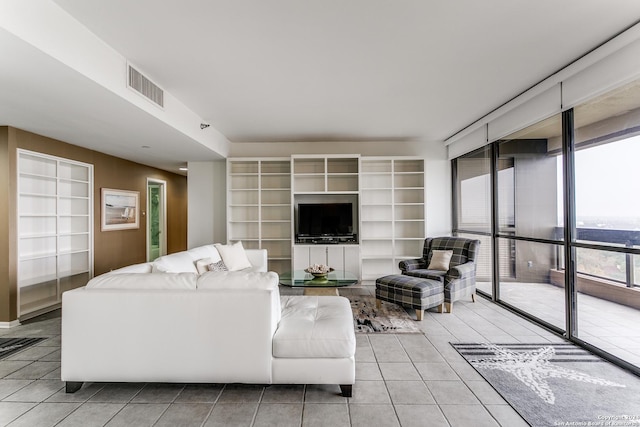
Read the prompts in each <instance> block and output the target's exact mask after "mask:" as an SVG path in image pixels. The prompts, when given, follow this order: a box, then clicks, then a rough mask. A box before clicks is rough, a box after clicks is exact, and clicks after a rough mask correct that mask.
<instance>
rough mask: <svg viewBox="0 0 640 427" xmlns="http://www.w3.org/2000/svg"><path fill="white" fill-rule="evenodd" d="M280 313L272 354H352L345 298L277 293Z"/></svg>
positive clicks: (352, 337)
mask: <svg viewBox="0 0 640 427" xmlns="http://www.w3.org/2000/svg"><path fill="white" fill-rule="evenodd" d="M281 304H282V317H281V319H280V323H279V324H278V329H277V330H276V333H275V335H274V337H273V356H274V357H283V358H284V357H286V358H323V357H336V358H345V357H353V356H354V355H355V351H356V339H355V333H354V329H353V314H352V312H351V305H350V304H349V300H348V299H346V298H344V297H338V296H321V297H317V296H285V297H281Z"/></svg>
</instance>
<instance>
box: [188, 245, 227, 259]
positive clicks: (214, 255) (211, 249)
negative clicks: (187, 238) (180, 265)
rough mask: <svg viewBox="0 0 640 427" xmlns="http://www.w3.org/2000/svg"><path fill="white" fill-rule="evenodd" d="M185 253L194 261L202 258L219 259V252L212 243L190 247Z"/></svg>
mask: <svg viewBox="0 0 640 427" xmlns="http://www.w3.org/2000/svg"><path fill="white" fill-rule="evenodd" d="M187 253H188V254H189V256H190V257H191V259H192V260H193V261H194V262H195V261H197V260H199V259H203V258H211V259H213V260H214V261H219V260H220V254H219V253H218V250H217V249H216V247H215V245H213V244H211V245H203V246H198V247H196V248H191V249H189V250H188V251H187Z"/></svg>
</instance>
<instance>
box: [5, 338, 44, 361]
mask: <svg viewBox="0 0 640 427" xmlns="http://www.w3.org/2000/svg"><path fill="white" fill-rule="evenodd" d="M43 339H44V338H0V359H4V358H5V357H7V356H10V355H12V354H13V353H16V352H18V351H20V350H24V349H25V348H27V347H30V346H32V345H34V344H36V343H38V342H40V341H42V340H43Z"/></svg>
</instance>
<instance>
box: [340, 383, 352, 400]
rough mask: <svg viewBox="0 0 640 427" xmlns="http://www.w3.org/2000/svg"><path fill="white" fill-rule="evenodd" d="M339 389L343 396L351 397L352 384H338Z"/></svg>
mask: <svg viewBox="0 0 640 427" xmlns="http://www.w3.org/2000/svg"><path fill="white" fill-rule="evenodd" d="M340 391H341V392H342V396H343V397H351V394H352V392H353V385H351V384H340Z"/></svg>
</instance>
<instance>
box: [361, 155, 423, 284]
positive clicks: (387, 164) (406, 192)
mask: <svg viewBox="0 0 640 427" xmlns="http://www.w3.org/2000/svg"><path fill="white" fill-rule="evenodd" d="M424 203H425V191H424V161H423V160H422V159H411V158H384V157H363V158H362V159H361V171H360V226H361V228H360V253H361V261H362V279H363V280H372V279H376V278H378V277H381V276H384V275H387V274H393V273H397V272H399V268H398V263H399V262H400V261H402V260H403V259H408V258H417V257H419V256H421V254H422V246H423V244H424V239H425V233H426V228H425V205H424Z"/></svg>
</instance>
